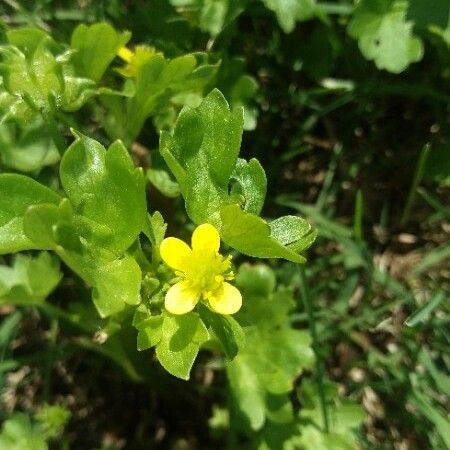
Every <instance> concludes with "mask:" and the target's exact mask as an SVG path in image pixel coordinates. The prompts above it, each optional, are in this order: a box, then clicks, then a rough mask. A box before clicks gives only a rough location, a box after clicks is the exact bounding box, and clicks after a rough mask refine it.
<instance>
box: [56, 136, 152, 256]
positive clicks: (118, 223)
mask: <svg viewBox="0 0 450 450" xmlns="http://www.w3.org/2000/svg"><path fill="white" fill-rule="evenodd" d="M60 176H61V182H62V185H63V187H64V190H65V191H66V193H67V195H68V197H69V199H70V201H71V202H72V205H73V207H74V209H75V211H76V212H77V213H78V214H80V215H82V216H83V217H84V218H86V219H88V220H89V221H91V222H92V232H93V235H94V238H93V239H94V242H95V243H96V244H97V245H99V246H101V247H103V248H108V249H110V250H111V251H113V252H115V253H116V254H120V253H122V252H123V251H125V250H126V249H127V248H128V247H129V246H130V245H131V244H132V243H133V241H134V240H135V239H136V238H137V236H138V234H139V233H140V231H142V229H143V227H144V221H145V217H146V211H147V206H146V199H145V188H144V178H143V175H142V172H141V170H140V169H136V168H135V167H134V164H133V161H132V160H131V158H130V156H129V154H128V152H127V151H126V149H125V147H124V146H123V144H122V143H121V142H120V141H116V142H115V143H113V144H112V145H111V147H110V148H109V149H108V151H106V150H105V149H104V148H103V146H102V145H101V144H99V143H98V142H96V141H94V140H93V139H90V138H88V137H86V136H83V135H77V139H76V141H75V142H74V143H73V144H72V145H71V146H70V147H69V148H68V150H67V151H66V153H65V154H64V157H63V159H62V161H61V167H60Z"/></svg>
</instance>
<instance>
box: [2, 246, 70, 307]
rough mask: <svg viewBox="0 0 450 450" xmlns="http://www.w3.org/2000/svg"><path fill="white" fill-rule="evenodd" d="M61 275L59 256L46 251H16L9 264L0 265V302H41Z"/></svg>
mask: <svg viewBox="0 0 450 450" xmlns="http://www.w3.org/2000/svg"><path fill="white" fill-rule="evenodd" d="M61 277H62V274H61V272H60V270H59V260H58V259H57V258H55V257H54V256H52V255H50V254H49V253H46V252H43V253H40V254H39V255H38V256H36V257H30V256H25V255H17V256H16V257H15V259H14V262H13V265H12V266H11V267H9V266H0V304H7V305H24V304H25V305H27V304H33V303H41V302H43V301H44V300H45V298H46V297H47V296H48V295H49V294H50V293H51V292H52V291H53V290H54V289H55V288H56V286H57V285H58V283H59V281H60V280H61Z"/></svg>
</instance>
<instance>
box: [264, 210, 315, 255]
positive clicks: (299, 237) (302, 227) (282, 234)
mask: <svg viewBox="0 0 450 450" xmlns="http://www.w3.org/2000/svg"><path fill="white" fill-rule="evenodd" d="M269 225H270V235H271V236H272V237H273V238H275V239H276V240H277V241H278V242H280V243H281V244H283V245H286V246H288V247H289V249H290V250H293V251H295V252H303V251H305V250H306V249H307V248H308V247H310V246H311V245H312V244H313V242H314V241H315V239H316V237H317V232H316V231H315V230H312V229H311V225H310V224H309V223H308V222H307V221H306V220H305V219H302V218H301V217H297V216H284V217H280V218H279V219H275V220H272V222H270V224H269Z"/></svg>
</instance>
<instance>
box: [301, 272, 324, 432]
mask: <svg viewBox="0 0 450 450" xmlns="http://www.w3.org/2000/svg"><path fill="white" fill-rule="evenodd" d="M298 270H299V273H300V281H301V285H300V290H301V297H302V299H303V303H304V305H305V310H306V314H307V315H308V319H309V320H308V322H309V331H310V333H311V338H312V348H313V350H314V354H315V356H316V371H317V387H318V391H319V399H320V407H321V410H322V418H323V424H324V431H325V433H328V432H329V431H330V426H329V421H328V409H327V402H326V398H325V388H324V382H323V380H324V370H323V365H322V360H321V357H320V352H319V341H318V339H317V331H316V322H315V319H314V311H313V307H312V303H311V297H310V295H309V287H308V282H307V280H306V275H305V269H304V268H303V267H302V266H300V265H299V266H298Z"/></svg>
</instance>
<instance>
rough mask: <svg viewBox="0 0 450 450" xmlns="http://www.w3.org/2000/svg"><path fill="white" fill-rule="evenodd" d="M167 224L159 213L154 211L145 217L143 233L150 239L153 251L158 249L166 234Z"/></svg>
mask: <svg viewBox="0 0 450 450" xmlns="http://www.w3.org/2000/svg"><path fill="white" fill-rule="evenodd" d="M166 229H167V224H166V223H165V222H164V218H163V216H162V215H161V213H160V212H159V211H155V212H154V213H153V215H150V214H148V215H147V222H146V227H145V230H144V231H145V233H146V235H147V237H148V238H149V239H150V242H151V243H152V245H153V248H154V249H158V252H159V246H160V245H161V242H162V241H163V239H164V235H165V234H166Z"/></svg>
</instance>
